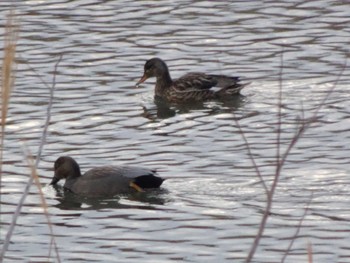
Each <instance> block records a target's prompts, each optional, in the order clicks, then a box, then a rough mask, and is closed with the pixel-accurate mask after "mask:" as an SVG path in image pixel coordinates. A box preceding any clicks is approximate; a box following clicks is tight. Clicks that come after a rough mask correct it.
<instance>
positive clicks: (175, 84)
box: [137, 58, 246, 103]
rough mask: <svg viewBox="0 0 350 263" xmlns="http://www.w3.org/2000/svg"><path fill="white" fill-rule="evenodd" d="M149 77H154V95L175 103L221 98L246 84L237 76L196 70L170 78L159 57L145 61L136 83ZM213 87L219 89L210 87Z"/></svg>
mask: <svg viewBox="0 0 350 263" xmlns="http://www.w3.org/2000/svg"><path fill="white" fill-rule="evenodd" d="M151 77H156V87H155V96H156V97H159V98H162V99H165V100H167V101H169V102H175V103H181V102H188V101H206V100H212V99H222V98H225V97H227V96H228V95H234V94H239V92H240V91H241V89H242V88H244V87H245V86H246V85H242V84H240V83H239V82H240V80H239V77H230V76H225V75H215V74H205V73H198V72H193V73H188V74H186V75H184V76H182V77H181V78H178V79H176V80H172V79H171V77H170V73H169V70H168V67H167V65H166V63H165V62H164V61H163V60H161V59H160V58H152V59H150V60H148V61H147V62H146V63H145V66H144V74H143V77H142V78H141V79H140V81H139V82H138V83H137V85H139V84H141V83H143V82H144V81H146V80H147V79H148V78H151ZM214 87H218V88H219V89H218V90H214V89H212V88H214Z"/></svg>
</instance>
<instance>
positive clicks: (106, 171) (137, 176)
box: [65, 166, 163, 197]
mask: <svg viewBox="0 0 350 263" xmlns="http://www.w3.org/2000/svg"><path fill="white" fill-rule="evenodd" d="M156 175H157V173H156V171H154V170H150V169H146V168H142V167H137V166H102V167H98V168H93V169H91V170H89V171H87V172H86V173H85V174H84V175H82V176H80V177H79V178H78V179H77V180H76V181H75V182H69V181H68V180H66V184H65V187H66V188H68V189H70V190H71V191H72V192H74V193H77V194H81V195H85V196H91V197H93V196H95V197H97V196H113V195H116V194H123V193H129V192H130V191H132V190H131V188H130V186H131V183H132V182H133V183H136V184H137V185H138V186H139V187H140V188H156V187H159V186H160V185H161V183H162V182H163V179H162V178H160V177H158V176H156ZM138 181H140V182H141V183H138ZM154 182H155V183H154Z"/></svg>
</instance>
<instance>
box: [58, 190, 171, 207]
mask: <svg viewBox="0 0 350 263" xmlns="http://www.w3.org/2000/svg"><path fill="white" fill-rule="evenodd" d="M52 187H53V188H54V189H55V191H56V198H55V199H56V200H57V201H58V202H57V204H55V205H54V207H57V208H59V209H62V210H100V209H111V208H113V209H122V208H124V209H126V208H138V209H151V210H152V209H155V208H154V205H164V204H166V203H167V202H168V201H170V199H169V197H168V196H167V193H168V192H167V190H166V189H164V188H160V189H149V190H148V191H145V192H132V193H130V194H123V195H116V196H114V197H108V198H101V197H98V198H92V197H84V196H79V195H76V194H74V193H72V192H71V191H68V190H66V189H64V188H63V186H61V185H54V186H52ZM123 200H129V201H132V204H125V203H122V201H123Z"/></svg>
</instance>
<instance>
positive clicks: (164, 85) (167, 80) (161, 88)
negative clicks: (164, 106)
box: [155, 71, 173, 97]
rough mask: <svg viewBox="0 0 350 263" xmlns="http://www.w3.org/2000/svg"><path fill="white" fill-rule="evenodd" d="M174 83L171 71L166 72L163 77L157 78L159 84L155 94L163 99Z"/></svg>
mask: <svg viewBox="0 0 350 263" xmlns="http://www.w3.org/2000/svg"><path fill="white" fill-rule="evenodd" d="M172 83H173V81H172V79H171V77H170V74H169V71H167V72H164V74H162V75H161V76H157V82H156V89H155V93H156V96H160V97H163V95H164V93H165V91H166V90H167V89H168V88H170V86H171V84H172Z"/></svg>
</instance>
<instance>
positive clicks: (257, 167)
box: [233, 113, 269, 195]
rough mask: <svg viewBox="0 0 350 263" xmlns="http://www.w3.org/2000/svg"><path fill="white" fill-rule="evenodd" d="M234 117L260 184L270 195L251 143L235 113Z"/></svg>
mask: <svg viewBox="0 0 350 263" xmlns="http://www.w3.org/2000/svg"><path fill="white" fill-rule="evenodd" d="M233 117H234V121H235V123H236V126H237V127H238V131H239V133H240V134H241V136H242V138H243V141H244V144H245V146H246V148H247V151H248V156H249V159H250V161H251V162H252V164H253V167H254V169H255V172H256V174H257V175H258V178H259V179H260V183H261V184H262V186H263V187H264V190H265V193H266V195H268V194H269V189H268V188H267V185H266V183H265V181H264V178H263V177H262V175H261V172H260V170H259V166H258V165H257V164H256V162H255V159H254V156H253V153H252V150H251V148H250V143H249V142H248V139H247V137H246V136H245V133H244V131H243V129H242V126H241V124H240V123H239V121H238V119H237V118H236V115H235V113H233Z"/></svg>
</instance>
